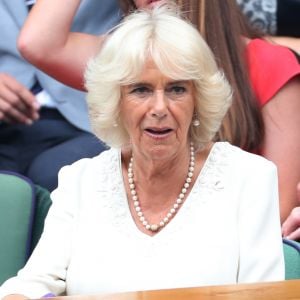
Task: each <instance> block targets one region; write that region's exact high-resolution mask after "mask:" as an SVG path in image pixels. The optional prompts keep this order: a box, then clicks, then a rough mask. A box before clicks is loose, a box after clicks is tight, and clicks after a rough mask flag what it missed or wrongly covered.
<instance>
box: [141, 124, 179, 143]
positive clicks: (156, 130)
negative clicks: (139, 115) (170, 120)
mask: <svg viewBox="0 0 300 300" xmlns="http://www.w3.org/2000/svg"><path fill="white" fill-rule="evenodd" d="M144 132H145V134H146V135H147V136H149V137H151V138H153V139H156V140H158V139H165V138H167V137H169V136H170V135H171V134H172V133H173V132H174V130H173V129H172V128H170V127H147V128H145V129H144Z"/></svg>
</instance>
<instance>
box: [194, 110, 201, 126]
mask: <svg viewBox="0 0 300 300" xmlns="http://www.w3.org/2000/svg"><path fill="white" fill-rule="evenodd" d="M192 124H193V126H194V127H198V126H200V121H199V119H198V116H197V114H196V113H195V114H194V118H193V121H192Z"/></svg>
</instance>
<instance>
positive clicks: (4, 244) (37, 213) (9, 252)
mask: <svg viewBox="0 0 300 300" xmlns="http://www.w3.org/2000/svg"><path fill="white" fill-rule="evenodd" d="M50 206H51V199H50V193H49V192H48V191H47V190H46V189H44V188H42V187H40V186H37V185H34V184H32V182H31V181H30V180H28V179H27V178H25V177H23V176H21V175H18V174H15V173H12V172H4V171H3V172H1V171H0V241H1V242H0V244H1V247H0V285H1V284H2V283H3V282H4V281H5V280H6V279H8V278H9V277H12V276H15V275H16V274H17V272H18V271H19V270H20V269H21V268H22V267H23V266H24V265H25V263H26V261H27V259H28V257H29V256H30V254H31V253H32V251H33V249H34V248H35V246H36V244H37V242H38V240H39V238H40V236H41V234H42V231H43V228H44V219H45V217H46V215H47V213H48V210H49V207H50Z"/></svg>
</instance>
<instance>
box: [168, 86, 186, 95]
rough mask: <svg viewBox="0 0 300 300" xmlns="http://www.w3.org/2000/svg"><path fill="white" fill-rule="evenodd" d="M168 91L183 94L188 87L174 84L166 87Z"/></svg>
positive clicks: (173, 93)
mask: <svg viewBox="0 0 300 300" xmlns="http://www.w3.org/2000/svg"><path fill="white" fill-rule="evenodd" d="M166 92H167V93H168V94H172V95H175V96H181V95H183V94H184V93H185V92H186V87H185V86H182V85H172V86H170V87H168V88H167V89H166Z"/></svg>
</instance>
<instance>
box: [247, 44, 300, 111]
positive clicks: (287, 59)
mask: <svg viewBox="0 0 300 300" xmlns="http://www.w3.org/2000/svg"><path fill="white" fill-rule="evenodd" d="M246 55H247V60H248V65H249V75H250V82H251V84H252V88H253V90H254V93H255V95H256V97H257V99H258V101H259V103H260V105H261V106H263V105H264V104H266V103H267V102H268V101H270V100H271V98H272V97H273V96H274V95H275V94H276V93H277V92H278V91H279V90H280V89H281V88H282V87H283V86H284V85H285V84H286V83H287V82H288V81H289V80H290V79H292V78H293V77H294V76H296V75H300V64H299V61H298V60H297V57H296V56H295V54H294V53H293V52H292V51H291V50H290V49H289V48H286V47H283V46H279V45H277V44H271V43H269V42H267V41H265V40H262V39H253V40H251V41H250V42H249V43H248V45H247V49H246Z"/></svg>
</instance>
